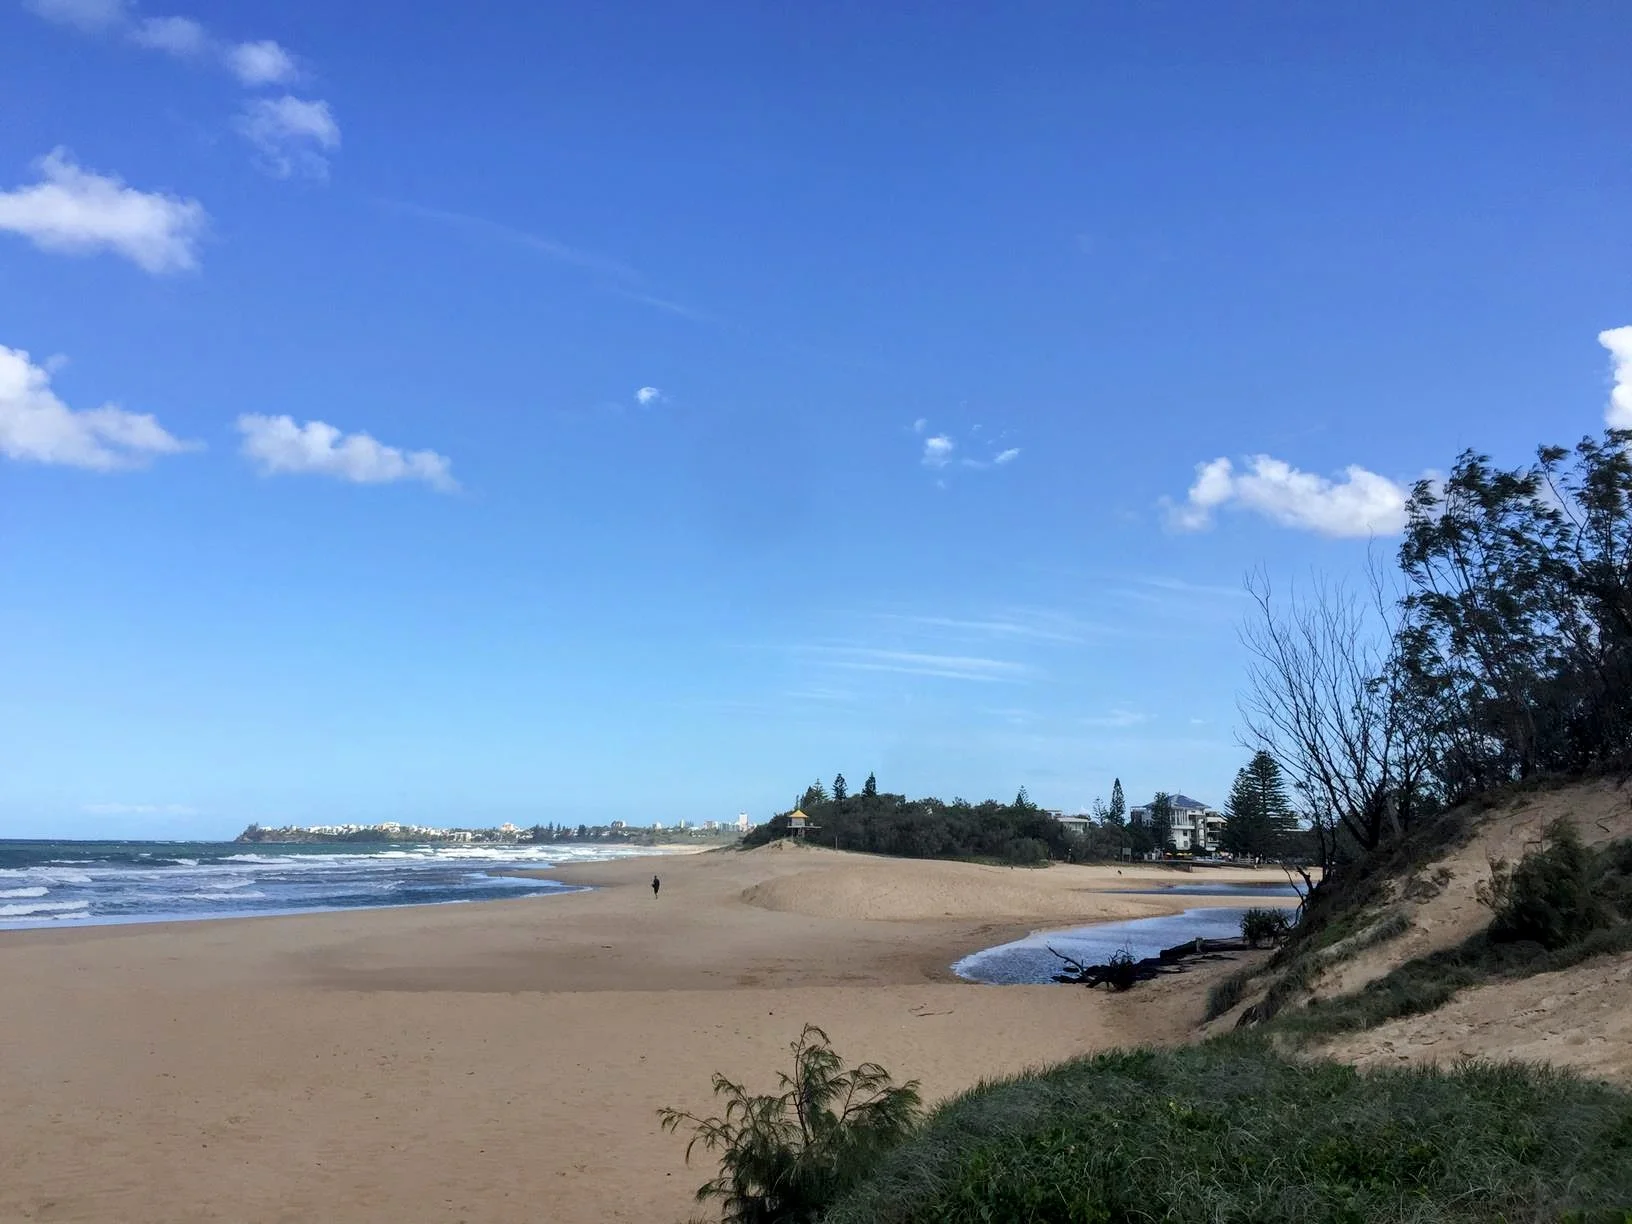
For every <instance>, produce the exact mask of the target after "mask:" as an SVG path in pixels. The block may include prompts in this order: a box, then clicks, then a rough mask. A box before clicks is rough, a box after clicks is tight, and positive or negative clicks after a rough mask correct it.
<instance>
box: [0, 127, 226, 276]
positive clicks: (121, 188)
mask: <svg viewBox="0 0 1632 1224" xmlns="http://www.w3.org/2000/svg"><path fill="white" fill-rule="evenodd" d="M39 168H40V175H41V179H42V181H41V182H38V183H35V184H33V185H32V186H28V187H18V188H17V189H16V190H14V191H3V192H0V230H10V231H11V232H12V233H15V234H21V235H23V236H24V237H25V238H27V239H29V240H30V241H32V242H33V243H34V245H35V246H37V247H39V248H40V249H41V250H45V251H61V252H64V253H66V254H71V255H88V254H91V253H93V252H96V251H103V250H107V251H115V252H117V253H118V254H120V255H123V256H125V258H127V259H129V260H131V261H133V262H134V263H135V264H136V265H137V266H139V267H141V268H143V269H145V270H147V271H148V272H155V273H157V272H175V271H181V270H185V269H189V268H195V267H197V266H198V254H197V245H198V240H199V238H200V237H201V236H202V234H203V232H204V228H205V226H206V224H207V223H208V221H209V216H208V214H207V213H205V211H204V206H203V205H202V204H200V203H199V202H198V201H197V200H184V199H182V198H180V197H179V196H170V195H163V194H160V193H158V192H146V191H137V190H136V189H135V188H134V187H126V186H125V184H124V182H123V181H122V180H121V179H119V178H118V177H117V176H115V175H103V174H95V173H92V172H91V171H89V170H82V169H80V168H79V167H78V166H76V165H75V164H74V162H73V159H72V158H71V157H70V156H69V154H68V152H67V151H66V150H65V149H56V150H54V151H52V152H51V153H48V154H47V155H46V156H45V157H43V158H41V159H40V161H39Z"/></svg>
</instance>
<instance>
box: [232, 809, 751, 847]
mask: <svg viewBox="0 0 1632 1224" xmlns="http://www.w3.org/2000/svg"><path fill="white" fill-rule="evenodd" d="M750 827H751V826H750V825H749V823H748V818H747V817H746V816H739V817H738V818H737V819H736V820H734V821H717V820H707V821H704V822H702V823H701V824H693V823H691V822H689V821H684V820H682V821H680V822H679V823H678V824H675V825H668V826H665V825H661V824H652V825H649V826H647V825H629V824H625V823H624V822H623V821H621V820H614V821H613V822H612V823H611V824H604V825H585V824H580V825H564V824H539V825H531V826H522V825H515V824H502V825H499V826H497V827H496V828H485V829H437V828H430V827H428V826H425V825H411V824H400V823H398V822H396V821H385V822H382V823H380V824H368V825H364V824H338V825H279V826H277V827H272V826H268V825H260V824H252V825H250V826H249V828H247V829H245V830H244V831H243V832H242V833H240V834H238V836H237V837H236V838H234V839H233V840H234V841H238V842H263V843H273V844H280V845H306V844H312V843H322V842H355V843H366V844H370V845H379V844H381V843H389V842H409V843H412V844H414V845H426V844H431V845H505V844H509V845H540V844H544V845H553V844H559V843H584V842H599V843H613V844H626V845H635V846H656V845H670V844H673V843H677V842H679V843H684V842H720V843H726V842H733V841H735V840H736V839H737V838H739V837H741V836H742V835H743V833H745V832H747V831H748V829H749V828H750Z"/></svg>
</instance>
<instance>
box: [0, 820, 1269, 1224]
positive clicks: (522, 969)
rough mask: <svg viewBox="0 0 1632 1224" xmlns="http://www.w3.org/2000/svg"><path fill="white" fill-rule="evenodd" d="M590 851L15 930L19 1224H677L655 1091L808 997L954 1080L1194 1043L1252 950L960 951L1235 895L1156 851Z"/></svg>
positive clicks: (678, 1084)
mask: <svg viewBox="0 0 1632 1224" xmlns="http://www.w3.org/2000/svg"><path fill="white" fill-rule="evenodd" d="M653 870H656V871H658V872H660V873H661V874H662V876H663V881H664V885H663V893H662V896H661V898H660V899H658V900H655V901H654V899H653V898H652V895H651V892H650V889H649V888H648V887H647V884H648V883H649V881H650V878H651V873H652V872H653ZM561 874H562V875H563V876H564V877H567V878H570V879H573V880H575V881H579V882H584V883H593V884H596V885H599V886H600V887H598V888H597V889H596V891H593V892H585V893H579V894H574V895H571V896H564V897H551V898H543V899H530V900H519V901H506V902H496V903H492V904H485V905H466V906H443V907H434V908H421V909H405V910H377V911H372V912H353V913H347V914H319V915H307V916H301V917H290V918H265V919H256V920H246V921H227V922H208V923H193V924H175V925H170V926H147V927H104V928H95V929H84V930H78V931H53V932H9V933H0V983H4V986H3V990H0V1036H3V1041H0V1101H4V1102H5V1106H4V1108H3V1109H0V1220H3V1221H13V1220H99V1221H102V1220H106V1221H167V1222H169V1221H177V1222H180V1221H205V1220H212V1221H214V1220H222V1221H225V1220H231V1221H290V1222H293V1221H302V1222H304V1221H313V1220H325V1221H327V1220H336V1221H340V1220H344V1221H354V1220H355V1221H373V1220H378V1221H391V1222H392V1224H411V1222H413V1221H420V1220H437V1221H441V1220H450V1221H451V1220H469V1221H473V1222H474V1221H483V1222H484V1224H487V1222H499V1221H524V1220H525V1221H563V1222H569V1224H570V1222H573V1221H586V1222H587V1221H601V1220H640V1221H663V1220H678V1219H682V1218H684V1217H685V1216H686V1215H687V1214H688V1212H689V1211H690V1210H691V1208H690V1205H689V1197H690V1190H691V1188H692V1187H694V1186H695V1185H696V1183H697V1182H698V1181H700V1180H701V1176H700V1174H699V1171H698V1170H696V1169H689V1170H688V1169H687V1168H686V1167H685V1166H684V1165H683V1163H682V1161H681V1148H682V1144H681V1143H680V1142H679V1141H677V1140H676V1139H674V1138H673V1137H671V1136H665V1135H662V1134H660V1133H659V1131H658V1129H657V1126H656V1116H655V1114H656V1110H657V1109H658V1107H659V1106H661V1105H665V1104H677V1105H682V1106H687V1107H692V1108H701V1107H705V1106H707V1104H708V1103H709V1100H708V1077H709V1074H710V1072H712V1071H713V1070H715V1069H721V1070H727V1071H729V1072H731V1073H732V1074H735V1075H739V1076H745V1077H748V1078H749V1079H750V1080H751V1081H752V1082H755V1083H758V1084H767V1081H768V1078H769V1076H770V1074H771V1072H772V1071H773V1069H775V1068H776V1067H779V1066H780V1065H782V1062H783V1057H782V1055H783V1052H784V1049H785V1047H786V1044H787V1043H788V1042H789V1041H790V1040H792V1038H793V1037H794V1036H795V1035H796V1034H797V1033H798V1030H799V1028H800V1026H801V1025H802V1024H803V1023H804V1022H806V1021H812V1022H816V1023H819V1024H822V1025H824V1026H825V1027H827V1028H828V1030H829V1031H830V1032H831V1034H832V1036H833V1038H834V1040H835V1042H836V1043H837V1045H838V1046H839V1049H840V1050H841V1052H843V1053H845V1054H847V1055H848V1056H850V1057H852V1058H871V1059H877V1060H879V1061H881V1062H883V1063H884V1064H885V1065H886V1066H888V1067H890V1068H891V1069H892V1070H893V1071H895V1072H896V1073H897V1074H898V1075H900V1076H902V1077H917V1078H920V1079H922V1080H923V1083H924V1088H925V1090H926V1092H927V1093H928V1094H929V1095H930V1096H931V1097H935V1096H940V1095H944V1094H946V1093H949V1092H953V1091H957V1090H959V1089H962V1088H965V1087H968V1086H970V1085H971V1084H973V1083H975V1082H976V1081H978V1080H979V1079H981V1078H982V1077H985V1076H991V1075H997V1074H1001V1073H1005V1072H1010V1071H1014V1070H1017V1069H1019V1068H1021V1067H1023V1066H1026V1065H1030V1064H1035V1063H1041V1062H1046V1061H1051V1060H1057V1059H1059V1058H1063V1057H1067V1056H1069V1055H1072V1054H1076V1053H1080V1052H1083V1051H1086V1050H1091V1049H1094V1048H1098V1047H1102V1046H1107V1045H1112V1044H1120V1043H1128V1042H1133V1041H1176V1040H1182V1039H1183V1038H1184V1037H1185V1036H1186V1035H1187V1033H1188V1032H1189V1031H1190V1025H1191V1023H1192V1022H1193V1019H1194V1016H1195V1014H1196V1010H1197V1007H1198V1000H1197V991H1199V990H1204V989H1205V985H1206V982H1207V980H1208V978H1209V977H1210V976H1212V975H1213V974H1214V973H1216V972H1217V971H1218V969H1219V968H1223V966H1213V967H1208V968H1203V969H1201V970H1198V971H1197V973H1195V974H1194V975H1186V976H1185V977H1183V978H1177V979H1171V980H1168V981H1163V982H1158V983H1153V984H1152V985H1151V986H1150V987H1149V988H1148V989H1147V988H1141V990H1139V991H1136V992H1132V993H1130V994H1129V995H1126V996H1119V997H1109V996H1104V995H1101V994H1098V993H1093V992H1088V991H1083V990H1071V989H1067V988H1056V987H982V986H973V985H969V984H965V983H960V982H957V981H956V980H955V979H952V978H951V977H950V975H949V973H948V971H947V966H948V965H949V964H950V963H951V962H952V961H953V960H955V959H956V958H957V957H959V956H961V955H963V954H965V953H967V952H971V951H974V950H976V949H978V948H981V947H986V946H989V945H991V944H993V943H997V942H1001V941H1003V940H1005V939H1007V938H1011V937H1014V936H1016V935H1019V934H1023V933H1024V932H1025V931H1026V930H1028V929H1031V928H1032V927H1036V926H1053V925H1070V924H1073V923H1075V922H1078V921H1083V920H1092V919H1098V918H1109V917H1132V916H1139V915H1142V914H1146V913H1155V912H1170V911H1172V910H1177V909H1182V908H1187V907H1188V906H1191V905H1196V904H1205V903H1207V902H1208V900H1209V899H1207V898H1195V897H1170V898H1169V897H1152V896H1116V895H1112V894H1111V893H1110V892H1109V890H1111V889H1115V888H1125V887H1130V886H1134V887H1137V886H1141V885H1142V884H1150V883H1160V882H1162V881H1164V880H1165V881H1173V880H1174V879H1175V877H1174V875H1172V874H1170V873H1162V872H1158V871H1155V870H1152V869H1134V868H1126V869H1124V873H1122V874H1119V873H1118V872H1117V871H1116V869H1114V868H1063V867H1057V868H1053V869H1050V870H1048V871H1012V870H1008V869H1004V868H990V867H978V866H971V865H966V864H954V863H918V862H906V861H901V860H887V859H872V858H866V857H862V856H854V855H839V854H834V853H832V852H825V851H818V850H813V849H808V848H807V849H799V850H792V851H777V850H764V851H757V852H752V853H746V854H743V853H735V852H727V853H716V854H704V855H696V856H686V857H684V858H664V859H643V860H626V861H622V862H617V863H608V864H596V865H589V866H583V867H578V868H574V869H571V870H570V871H563V872H562V873H561ZM1196 878H1213V877H1211V876H1207V877H1199V876H1198V877H1189V876H1180V877H1177V879H1179V880H1181V881H1183V880H1192V879H1196ZM1231 878H1237V879H1239V878H1242V877H1241V876H1240V875H1237V874H1235V873H1232V875H1231ZM1268 878H1270V879H1274V878H1275V876H1274V874H1273V873H1271V874H1270V875H1269V876H1268Z"/></svg>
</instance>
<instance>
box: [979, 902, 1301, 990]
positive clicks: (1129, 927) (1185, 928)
mask: <svg viewBox="0 0 1632 1224" xmlns="http://www.w3.org/2000/svg"><path fill="white" fill-rule="evenodd" d="M1123 891H1126V892H1130V893H1131V892H1139V893H1175V892H1185V893H1189V894H1190V895H1192V896H1195V895H1204V896H1238V897H1241V898H1242V899H1243V900H1247V899H1249V898H1252V897H1287V896H1293V897H1295V896H1297V895H1298V890H1297V889H1295V888H1291V887H1286V888H1282V887H1280V886H1275V885H1271V886H1268V887H1263V886H1257V887H1250V888H1249V887H1243V886H1241V885H1238V884H1212V885H1207V884H1194V885H1183V884H1181V885H1178V886H1176V887H1172V888H1157V889H1126V890H1123ZM1244 913H1246V910H1245V909H1244V908H1242V909H1237V908H1234V907H1217V908H1214V907H1207V908H1204V909H1189V910H1185V911H1184V912H1183V913H1182V914H1166V915H1163V916H1162V917H1159V918H1134V919H1129V920H1126V921H1122V922H1099V923H1094V924H1093V925H1091V926H1082V927H1071V928H1068V929H1065V930H1057V931H1037V932H1034V933H1033V934H1030V935H1027V936H1026V937H1025V938H1024V939H1017V940H1015V941H1014V942H1013V943H1006V944H1000V945H999V946H998V947H995V948H987V949H985V950H984V951H981V952H976V953H974V954H973V955H971V956H966V957H964V958H963V959H962V960H960V961H959V962H958V963H957V964H955V965H953V966H952V971H953V972H954V973H956V974H957V975H958V976H959V977H961V978H965V979H967V980H968V981H971V982H985V983H989V984H992V985H1001V986H1030V985H1038V984H1041V983H1048V982H1051V981H1052V980H1053V975H1054V974H1056V973H1058V972H1059V971H1060V969H1061V967H1062V965H1063V962H1062V961H1061V960H1060V958H1059V957H1057V956H1055V955H1054V953H1053V952H1050V951H1049V949H1050V948H1057V949H1059V951H1061V952H1064V953H1065V954H1066V955H1067V956H1070V957H1073V958H1075V959H1076V960H1078V961H1081V962H1082V963H1083V964H1085V965H1103V964H1105V963H1106V962H1107V961H1108V960H1110V958H1111V956H1112V954H1113V953H1116V952H1123V951H1125V952H1127V953H1129V954H1130V955H1132V956H1133V957H1134V959H1135V960H1138V959H1141V958H1143V957H1146V956H1155V955H1156V954H1157V953H1158V952H1160V951H1161V950H1162V949H1163V948H1171V947H1173V946H1174V945H1175V944H1181V943H1184V942H1186V941H1188V940H1192V939H1234V938H1236V937H1237V936H1239V935H1240V934H1241V915H1242V914H1244Z"/></svg>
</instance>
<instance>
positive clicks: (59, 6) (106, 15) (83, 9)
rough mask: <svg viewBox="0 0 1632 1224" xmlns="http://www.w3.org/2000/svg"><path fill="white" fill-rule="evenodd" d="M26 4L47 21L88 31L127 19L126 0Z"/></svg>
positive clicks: (54, 0) (46, 0)
mask: <svg viewBox="0 0 1632 1224" xmlns="http://www.w3.org/2000/svg"><path fill="white" fill-rule="evenodd" d="M26 6H27V7H28V8H29V9H30V10H31V11H32V12H34V13H36V14H38V15H39V16H41V17H44V18H45V19H46V20H47V21H55V22H56V23H57V24H58V25H67V26H73V27H74V28H75V29H77V30H84V31H86V32H88V33H89V32H94V31H97V30H105V29H107V28H108V27H110V26H115V25H120V24H122V23H123V22H124V20H125V0H26Z"/></svg>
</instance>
